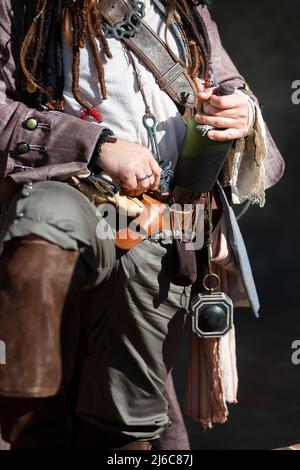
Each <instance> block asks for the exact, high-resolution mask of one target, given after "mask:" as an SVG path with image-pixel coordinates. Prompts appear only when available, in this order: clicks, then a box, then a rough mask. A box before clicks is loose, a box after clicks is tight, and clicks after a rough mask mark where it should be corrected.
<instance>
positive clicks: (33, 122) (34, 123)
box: [24, 117, 39, 131]
mask: <svg viewBox="0 0 300 470" xmlns="http://www.w3.org/2000/svg"><path fill="white" fill-rule="evenodd" d="M38 125H39V121H38V120H37V119H35V118H34V117H30V118H28V119H26V121H25V122H24V126H25V127H26V129H28V130H29V131H34V130H35V129H36V128H37V127H38Z"/></svg>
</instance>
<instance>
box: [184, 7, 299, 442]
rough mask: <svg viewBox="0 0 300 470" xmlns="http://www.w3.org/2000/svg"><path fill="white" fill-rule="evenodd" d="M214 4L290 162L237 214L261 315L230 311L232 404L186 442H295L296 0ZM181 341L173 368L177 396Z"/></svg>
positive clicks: (193, 429) (192, 428)
mask: <svg viewBox="0 0 300 470" xmlns="http://www.w3.org/2000/svg"><path fill="white" fill-rule="evenodd" d="M211 12H212V15H213V17H214V19H215V20H216V22H217V24H218V26H219V30H220V34H221V38H222V40H223V44H224V47H225V48H226V49H227V50H228V52H229V53H230V55H231V57H232V59H233V61H234V62H235V63H236V65H237V66H238V69H239V70H240V72H241V73H242V75H244V76H245V77H246V79H247V81H248V83H249V84H250V86H251V88H252V89H253V91H254V92H255V94H256V95H257V96H258V97H259V99H260V101H261V102H262V103H263V105H264V117H265V120H266V122H267V124H268V126H269V128H270V130H271V133H272V135H273V137H274V139H275V141H276V143H277V145H278V147H279V148H280V150H281V152H282V154H283V156H284V158H285V160H286V162H287V168H286V173H285V176H284V178H283V179H282V180H281V182H280V183H279V184H277V185H276V186H275V187H274V188H272V189H270V190H268V192H267V204H266V206H265V208H264V209H259V208H257V207H252V208H251V209H250V210H249V211H248V213H247V214H246V215H245V217H244V218H243V219H242V221H241V229H242V232H243V235H244V238H245V241H246V245H247V247H248V252H249V256H250V259H251V263H252V267H253V272H254V276H255V279H256V283H257V288H258V291H259V295H260V300H261V314H262V317H261V319H260V320H256V319H255V318H254V316H252V314H251V313H250V311H249V310H246V309H243V310H239V311H237V312H236V315H235V323H236V327H237V346H238V350H237V358H238V369H239V379H240V386H239V404H238V405H237V406H230V417H229V421H228V423H226V424H224V425H217V426H216V427H215V428H214V429H213V430H210V431H203V430H202V428H201V427H200V426H199V425H198V424H194V423H193V422H191V421H190V420H188V421H187V425H188V429H189V433H190V437H191V441H192V448H193V449H271V448H274V447H279V446H283V445H286V444H289V443H296V442H300V365H299V366H295V365H293V364H292V362H291V355H292V352H293V351H292V349H291V344H292V342H293V341H294V340H296V339H299V340H300V307H299V306H300V282H299V280H300V274H299V269H300V267H299V266H300V243H299V241H298V240H299V234H300V230H299V227H300V222H299V206H298V204H299V201H300V184H299V174H300V146H299V144H298V142H299V137H300V126H299V124H300V105H298V106H296V105H294V104H292V101H291V95H292V92H293V90H292V82H293V81H294V80H300V27H299V22H300V2H299V1H298V0H287V1H285V2H282V1H279V0H256V1H249V0H238V1H237V0H225V1H224V0H223V1H222V0H215V1H214V2H213V6H212V7H211ZM185 357H186V348H185V349H183V350H182V351H181V353H180V354H179V358H178V365H177V369H176V372H175V375H176V385H177V388H178V390H179V391H180V396H181V397H183V391H184V380H183V374H182V371H184V370H185V367H186V366H185V364H186V362H185Z"/></svg>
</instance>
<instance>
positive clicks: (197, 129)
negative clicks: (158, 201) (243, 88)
mask: <svg viewBox="0 0 300 470" xmlns="http://www.w3.org/2000/svg"><path fill="white" fill-rule="evenodd" d="M234 92H235V89H234V88H233V87H232V86H229V85H220V86H219V87H218V88H217V89H216V93H215V94H216V95H218V96H228V95H232V94H233V93H234ZM213 129H215V128H213V127H211V126H202V125H199V123H197V122H196V121H195V120H194V119H192V120H191V122H190V123H189V124H188V127H187V130H186V134H185V137H184V140H183V144H182V147H181V150H180V155H179V159H178V162H177V165H176V169H175V173H174V184H175V186H182V187H183V188H185V189H186V190H187V191H191V192H199V193H208V192H210V191H212V189H213V187H214V185H215V183H216V181H217V178H218V176H219V174H220V171H221V170H222V167H223V165H224V163H225V160H226V157H227V154H228V151H229V149H230V147H231V146H232V144H233V141H224V142H219V141H213V140H211V139H209V138H208V136H207V132H208V131H210V130H213ZM222 130H224V129H222Z"/></svg>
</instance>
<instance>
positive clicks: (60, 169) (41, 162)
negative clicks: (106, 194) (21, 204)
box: [0, 97, 103, 184]
mask: <svg viewBox="0 0 300 470" xmlns="http://www.w3.org/2000/svg"><path fill="white" fill-rule="evenodd" d="M29 118H33V121H31V124H32V123H36V124H37V127H36V128H35V129H29V128H28V126H27V125H26V121H27V120H28V119H29ZM33 127H34V126H33ZM102 129H103V127H101V126H99V125H98V124H94V123H91V122H86V121H82V120H80V119H78V118H76V117H73V116H69V115H64V114H62V113H61V112H55V111H45V112H40V111H36V110H34V109H30V108H27V106H25V105H24V104H23V103H20V102H15V101H12V100H10V99H8V98H6V97H5V98H3V99H2V100H1V104H0V133H1V139H0V155H1V176H2V177H3V176H8V175H9V176H10V177H11V178H12V179H13V180H14V181H15V182H16V183H20V184H22V183H25V182H28V181H42V180H46V179H49V178H53V177H57V176H64V175H67V174H70V173H73V172H76V171H80V170H82V169H84V168H86V166H87V164H88V163H89V161H90V159H91V157H92V154H93V151H94V148H95V146H96V143H97V141H98V138H99V136H100V134H101V131H102ZM21 143H24V144H25V145H20V144H21ZM26 150H27V151H26ZM23 152H24V153H23ZM22 166H23V167H24V170H25V171H18V170H19V169H20V168H21V167H22Z"/></svg>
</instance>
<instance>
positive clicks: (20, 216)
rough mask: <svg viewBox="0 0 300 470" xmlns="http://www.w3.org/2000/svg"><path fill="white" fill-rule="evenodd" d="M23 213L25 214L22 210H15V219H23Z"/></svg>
mask: <svg viewBox="0 0 300 470" xmlns="http://www.w3.org/2000/svg"><path fill="white" fill-rule="evenodd" d="M24 215H25V214H24V212H17V213H16V219H17V220H21V219H23V217H24Z"/></svg>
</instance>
